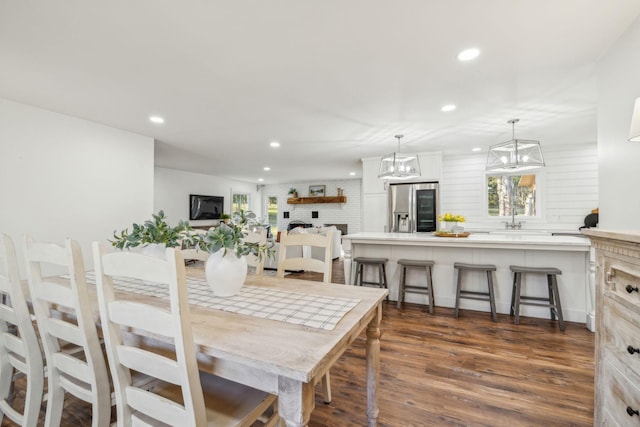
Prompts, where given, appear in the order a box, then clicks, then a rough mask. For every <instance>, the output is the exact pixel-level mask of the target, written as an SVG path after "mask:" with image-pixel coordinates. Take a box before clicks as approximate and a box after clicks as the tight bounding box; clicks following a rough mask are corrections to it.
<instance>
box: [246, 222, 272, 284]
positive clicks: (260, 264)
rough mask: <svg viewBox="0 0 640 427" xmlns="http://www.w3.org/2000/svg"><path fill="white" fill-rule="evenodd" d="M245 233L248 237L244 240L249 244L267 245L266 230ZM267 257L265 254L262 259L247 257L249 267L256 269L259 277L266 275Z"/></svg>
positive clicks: (252, 256) (250, 255)
mask: <svg viewBox="0 0 640 427" xmlns="http://www.w3.org/2000/svg"><path fill="white" fill-rule="evenodd" d="M245 233H247V235H246V236H245V237H244V238H243V239H242V240H243V241H245V242H247V243H258V244H260V245H265V244H266V243H267V230H266V229H264V228H263V229H261V230H260V231H258V232H253V231H245ZM265 256H267V255H266V254H265V255H263V256H261V257H257V256H255V255H253V254H249V255H247V256H246V259H247V265H248V266H249V267H254V268H255V271H256V272H255V274H256V275H258V276H262V275H263V273H264V257H265Z"/></svg>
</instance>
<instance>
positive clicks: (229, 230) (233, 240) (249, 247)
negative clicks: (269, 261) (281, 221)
mask: <svg viewBox="0 0 640 427" xmlns="http://www.w3.org/2000/svg"><path fill="white" fill-rule="evenodd" d="M255 219H256V214H255V213H253V212H251V211H243V210H241V211H239V212H234V213H233V215H232V218H231V222H230V223H229V224H220V225H219V226H218V227H216V228H211V229H209V231H207V232H206V233H205V234H202V235H196V236H194V237H195V239H196V240H197V242H196V245H197V246H198V248H200V249H201V250H204V251H207V252H209V253H216V252H218V251H219V250H224V254H223V255H226V254H227V253H228V252H232V253H234V254H235V255H236V256H237V257H238V258H240V257H241V256H246V255H249V254H252V255H255V256H257V257H258V259H262V257H263V256H265V255H266V256H268V257H270V258H273V255H274V253H275V250H274V249H273V246H274V244H273V242H267V243H266V244H259V243H251V242H245V241H244V238H245V237H247V235H248V233H247V230H246V229H247V227H249V226H251V225H253V221H254V220H255Z"/></svg>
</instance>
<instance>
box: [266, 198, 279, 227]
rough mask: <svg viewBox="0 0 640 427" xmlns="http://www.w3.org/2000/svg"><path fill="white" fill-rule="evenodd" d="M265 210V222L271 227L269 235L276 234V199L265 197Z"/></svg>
mask: <svg viewBox="0 0 640 427" xmlns="http://www.w3.org/2000/svg"><path fill="white" fill-rule="evenodd" d="M265 201H266V205H267V208H266V209H265V210H266V212H267V221H268V223H269V225H270V226H271V233H272V234H274V233H276V234H277V233H278V197H277V196H267V197H266V198H265Z"/></svg>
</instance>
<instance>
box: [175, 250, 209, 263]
mask: <svg viewBox="0 0 640 427" xmlns="http://www.w3.org/2000/svg"><path fill="white" fill-rule="evenodd" d="M180 253H182V258H184V259H185V260H190V259H192V260H196V261H206V260H207V259H209V252H207V251H203V250H200V249H194V248H189V249H181V250H180Z"/></svg>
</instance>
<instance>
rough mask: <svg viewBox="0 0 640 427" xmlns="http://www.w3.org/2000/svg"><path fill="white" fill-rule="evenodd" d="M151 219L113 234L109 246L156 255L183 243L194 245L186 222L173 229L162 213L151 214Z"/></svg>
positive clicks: (190, 229) (191, 233)
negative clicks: (139, 249)
mask: <svg viewBox="0 0 640 427" xmlns="http://www.w3.org/2000/svg"><path fill="white" fill-rule="evenodd" d="M152 217H153V219H150V220H146V221H145V222H144V223H142V224H136V223H133V226H132V230H131V232H129V229H128V228H125V229H124V230H122V231H120V233H118V232H116V231H114V232H113V240H110V242H111V244H112V245H113V246H114V247H115V248H118V249H131V248H136V247H142V248H145V249H143V251H142V252H144V253H147V254H156V253H159V252H160V251H164V249H165V248H174V247H177V246H180V245H181V244H182V242H183V241H187V242H190V243H192V244H193V243H195V237H194V234H193V228H191V226H190V225H189V223H188V222H187V221H184V220H181V221H179V222H178V225H176V226H175V227H172V226H170V225H169V224H168V223H167V217H166V216H165V214H164V211H162V210H161V211H159V212H158V213H157V214H152Z"/></svg>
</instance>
